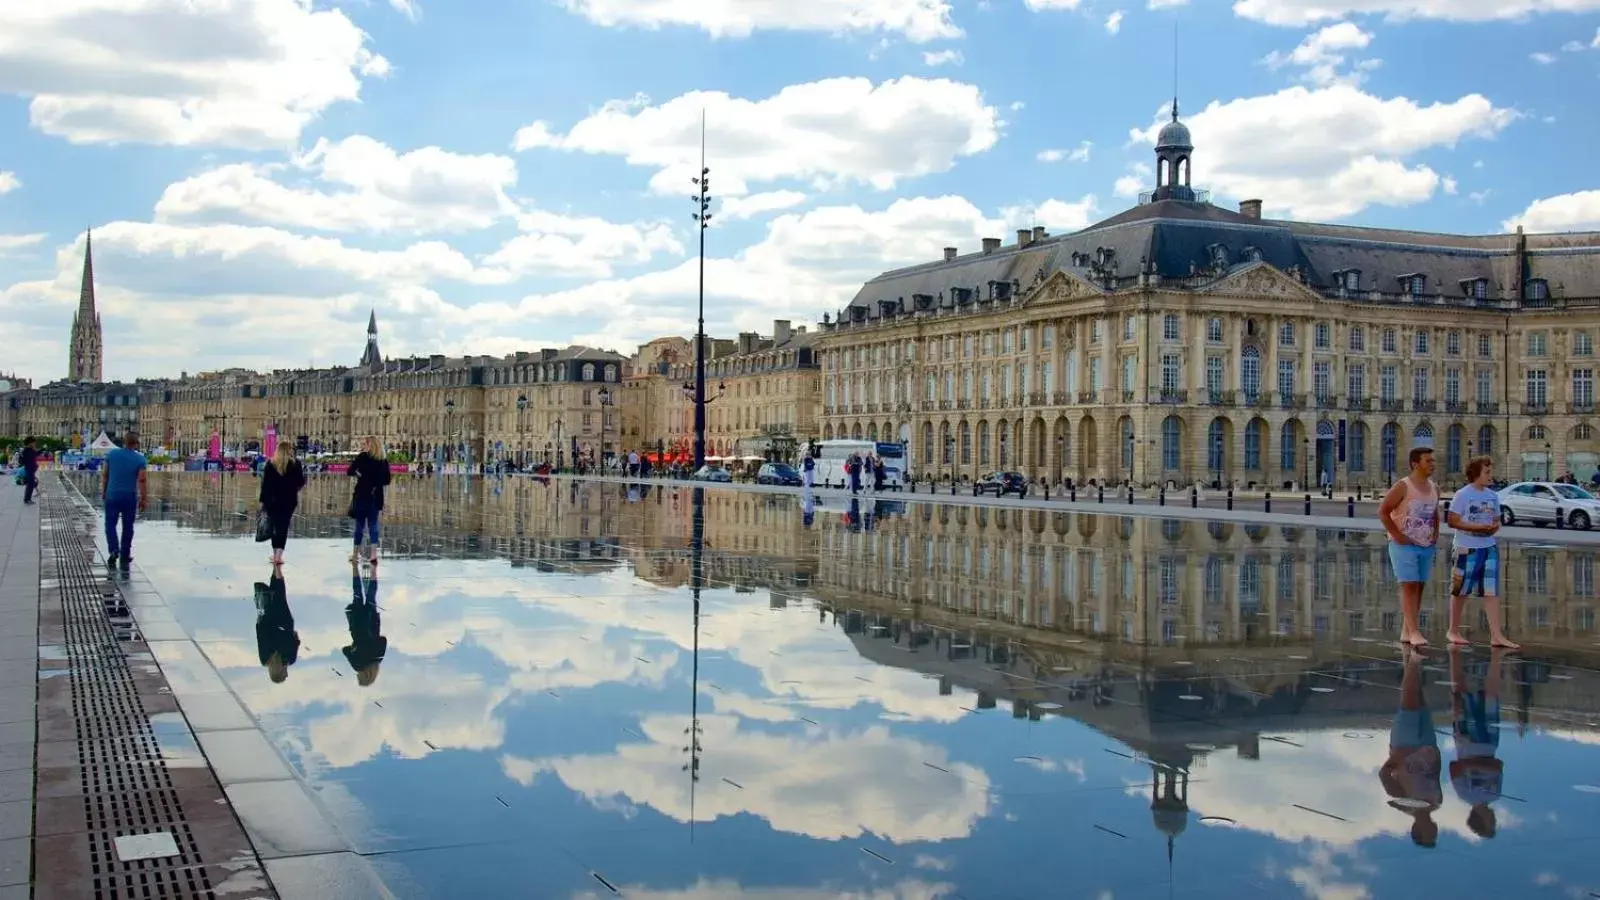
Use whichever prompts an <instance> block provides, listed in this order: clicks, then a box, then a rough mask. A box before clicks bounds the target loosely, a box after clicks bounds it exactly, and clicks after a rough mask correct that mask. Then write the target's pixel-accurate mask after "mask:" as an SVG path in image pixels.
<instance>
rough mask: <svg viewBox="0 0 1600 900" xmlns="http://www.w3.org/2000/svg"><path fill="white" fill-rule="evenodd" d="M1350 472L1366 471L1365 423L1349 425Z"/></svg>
mask: <svg viewBox="0 0 1600 900" xmlns="http://www.w3.org/2000/svg"><path fill="white" fill-rule="evenodd" d="M1349 457H1350V471H1352V472H1365V471H1366V470H1367V424H1366V423H1365V422H1351V423H1350V451H1349Z"/></svg>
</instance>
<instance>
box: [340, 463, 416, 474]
mask: <svg viewBox="0 0 1600 900" xmlns="http://www.w3.org/2000/svg"><path fill="white" fill-rule="evenodd" d="M322 471H324V472H327V473H328V474H330V475H348V474H350V464H349V463H324V464H323V466H322ZM410 471H411V466H410V465H409V464H407V463H390V464H389V472H390V474H393V475H404V474H406V473H407V472H410Z"/></svg>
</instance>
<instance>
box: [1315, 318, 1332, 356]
mask: <svg viewBox="0 0 1600 900" xmlns="http://www.w3.org/2000/svg"><path fill="white" fill-rule="evenodd" d="M1312 346H1313V347H1315V348H1316V349H1318V350H1332V349H1333V326H1332V325H1329V324H1328V323H1327V322H1318V323H1317V326H1316V328H1315V329H1314V330H1313V332H1312Z"/></svg>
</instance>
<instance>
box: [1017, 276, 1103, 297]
mask: <svg viewBox="0 0 1600 900" xmlns="http://www.w3.org/2000/svg"><path fill="white" fill-rule="evenodd" d="M1105 295H1106V293H1105V291H1103V290H1101V289H1100V288H1098V287H1095V286H1094V285H1092V284H1090V283H1089V282H1087V281H1084V280H1083V279H1082V278H1079V277H1078V276H1076V275H1073V274H1072V273H1070V272H1065V271H1061V272H1057V273H1055V274H1054V275H1051V276H1050V277H1049V278H1047V279H1045V281H1044V283H1043V284H1040V285H1038V286H1037V287H1035V288H1033V289H1032V290H1030V291H1029V292H1028V297H1027V299H1026V300H1025V301H1023V302H1024V303H1026V304H1029V305H1032V304H1036V303H1063V302H1067V301H1070V300H1084V299H1090V298H1093V299H1099V298H1102V297H1104V296H1105Z"/></svg>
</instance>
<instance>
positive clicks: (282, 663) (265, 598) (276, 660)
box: [255, 564, 300, 684]
mask: <svg viewBox="0 0 1600 900" xmlns="http://www.w3.org/2000/svg"><path fill="white" fill-rule="evenodd" d="M255 596H256V652H257V653H259V654H260V656H261V664H262V665H263V666H266V667H267V677H269V678H271V679H272V681H273V683H274V684H277V683H279V682H281V681H283V680H284V679H285V678H288V677H289V667H290V666H292V665H294V662H295V660H296V659H298V658H299V656H300V635H299V634H297V633H295V630H294V615H293V614H292V613H290V612H289V594H288V591H287V590H285V588H284V585H283V567H282V565H281V564H280V565H275V566H273V567H272V580H271V582H270V583H268V584H262V583H261V582H259V581H258V582H256V590H255Z"/></svg>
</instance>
